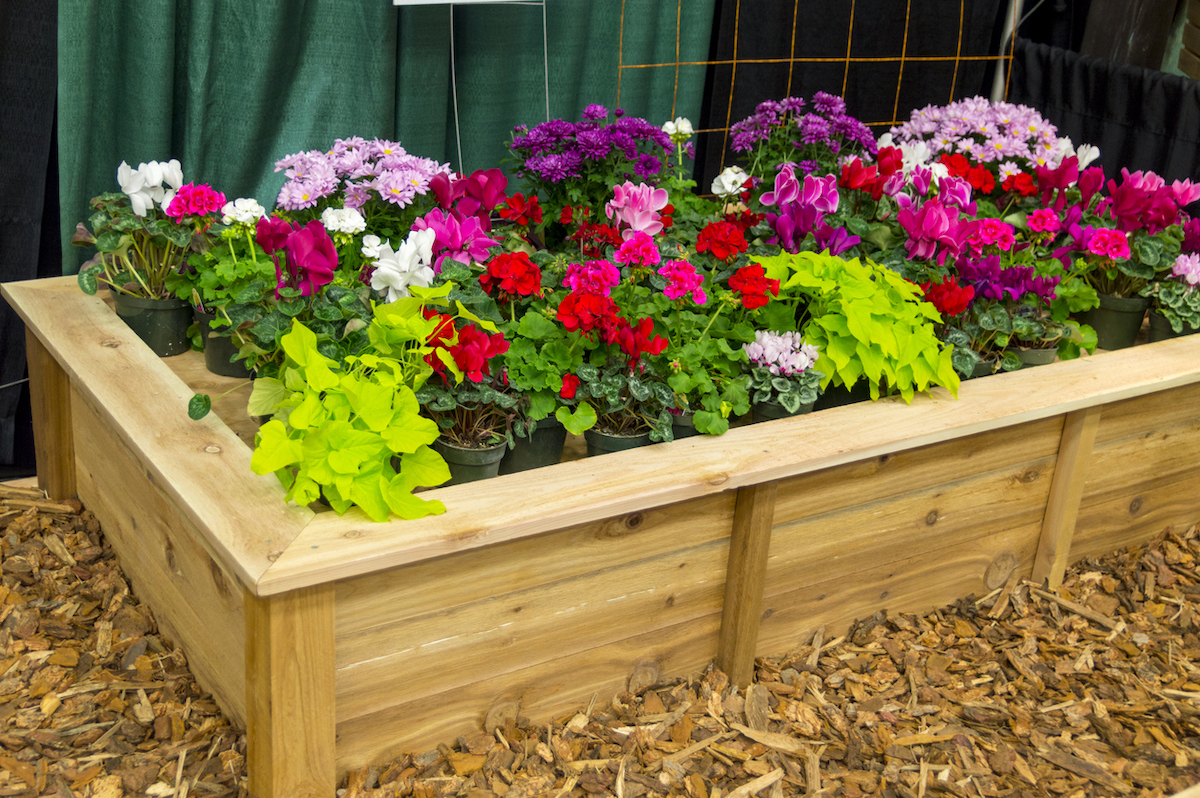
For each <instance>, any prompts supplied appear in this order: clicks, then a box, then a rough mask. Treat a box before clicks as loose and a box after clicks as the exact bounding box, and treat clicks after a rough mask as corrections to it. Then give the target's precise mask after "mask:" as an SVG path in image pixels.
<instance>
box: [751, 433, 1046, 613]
mask: <svg viewBox="0 0 1200 798" xmlns="http://www.w3.org/2000/svg"><path fill="white" fill-rule="evenodd" d="M1053 463H1054V458H1053V457H1043V458H1040V459H1038V460H1032V461H1028V462H1024V463H1012V464H1010V465H1009V466H1007V467H1006V468H1001V469H998V470H996V471H992V472H988V473H985V474H979V475H976V476H973V477H968V478H966V479H961V480H954V481H952V482H946V483H943V484H941V485H933V486H931V487H927V488H923V489H921V490H913V491H909V492H907V493H902V494H899V495H896V496H890V497H887V498H883V499H877V500H875V501H872V502H865V503H863V504H861V505H855V506H852V507H847V508H845V509H841V510H836V511H834V512H827V513H819V514H817V515H814V516H812V517H811V518H807V519H803V520H800V521H793V522H790V523H787V524H777V525H776V526H775V529H774V530H773V531H772V539H771V554H770V558H769V560H768V567H767V585H766V590H765V593H766V596H767V597H768V598H769V597H771V596H774V595H776V594H778V593H784V592H787V591H789V590H793V589H795V588H796V587H797V586H800V585H805V584H808V583H811V582H812V581H813V580H814V578H818V577H814V574H813V570H814V563H819V564H820V575H819V578H820V579H822V580H824V579H840V580H843V581H845V582H847V583H849V582H853V581H855V580H856V579H858V578H859V577H858V572H859V570H860V569H861V568H862V567H863V565H864V564H870V565H881V564H886V563H900V562H905V561H907V560H908V558H910V557H912V556H914V555H915V554H917V553H919V552H927V553H928V552H940V551H941V550H942V549H944V548H947V547H952V546H955V545H957V544H959V543H963V542H969V541H972V540H978V539H981V538H984V537H988V536H991V535H995V534H997V533H1000V532H1003V531H1005V530H1008V529H1012V528H1016V527H1021V528H1025V527H1029V526H1031V525H1036V526H1040V524H1041V521H1042V517H1043V514H1044V511H1045V507H1046V499H1047V497H1048V496H1049V493H1050V479H1049V477H1050V474H1051V472H1052V469H1053ZM954 465H955V464H953V463H947V468H946V470H947V471H948V472H953V471H954ZM843 468H844V467H843ZM833 470H834V472H838V471H841V470H842V468H838V469H833ZM1030 545H1031V546H1032V545H1033V541H1031V542H1030Z"/></svg>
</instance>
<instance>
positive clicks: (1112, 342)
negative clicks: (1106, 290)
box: [1079, 294, 1150, 350]
mask: <svg viewBox="0 0 1200 798" xmlns="http://www.w3.org/2000/svg"><path fill="white" fill-rule="evenodd" d="M1148 307H1150V299H1149V298H1148V297H1140V296H1134V297H1117V296H1109V295H1108V294H1101V295H1100V307H1098V308H1092V309H1091V310H1085V311H1084V312H1083V313H1080V314H1079V321H1081V322H1083V323H1084V324H1090V325H1091V326H1092V329H1094V330H1095V331H1096V345H1097V347H1098V348H1100V349H1109V350H1112V349H1125V348H1126V347H1130V346H1133V342H1134V339H1136V338H1137V334H1138V330H1140V329H1141V328H1142V319H1143V318H1145V316H1146V308H1148Z"/></svg>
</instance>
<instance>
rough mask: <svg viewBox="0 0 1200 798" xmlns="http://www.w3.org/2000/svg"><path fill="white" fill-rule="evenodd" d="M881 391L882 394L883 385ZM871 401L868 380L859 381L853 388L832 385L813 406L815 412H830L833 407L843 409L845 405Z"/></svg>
mask: <svg viewBox="0 0 1200 798" xmlns="http://www.w3.org/2000/svg"><path fill="white" fill-rule="evenodd" d="M880 389H881V390H880V392H881V393H882V385H881V386H880ZM870 400H871V386H870V384H869V383H868V382H867V381H866V380H859V381H858V382H856V383H854V387H853V388H846V387H845V386H844V385H833V384H830V386H829V387H828V388H826V389H825V392H824V393H822V394H821V395H820V396H818V397H817V401H816V402H815V403H814V404H813V410H828V409H829V408H831V407H842V406H843V405H852V404H857V403H858V402H869V401H870Z"/></svg>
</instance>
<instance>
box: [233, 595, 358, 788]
mask: <svg viewBox="0 0 1200 798" xmlns="http://www.w3.org/2000/svg"><path fill="white" fill-rule="evenodd" d="M244 601H245V607H246V640H247V652H246V666H245V667H246V683H247V685H248V690H247V693H248V702H247V703H248V706H247V712H248V717H247V719H246V741H247V745H246V762H247V766H248V769H249V772H250V794H251V795H253V796H256V798H310V797H311V798H328V796H331V795H333V794H334V790H335V788H336V786H337V768H336V764H335V762H336V755H335V747H336V739H337V738H336V731H335V727H334V719H333V715H334V701H335V699H334V687H333V683H334V680H333V670H334V668H333V659H334V652H333V586H332V585H321V586H319V587H314V588H308V589H306V590H300V591H296V592H293V593H285V594H283V595H280V596H272V597H270V598H260V597H257V596H255V595H254V594H253V593H251V592H250V591H246V593H245V596H244Z"/></svg>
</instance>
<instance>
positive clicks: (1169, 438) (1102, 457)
mask: <svg viewBox="0 0 1200 798" xmlns="http://www.w3.org/2000/svg"><path fill="white" fill-rule="evenodd" d="M1105 412H1106V413H1107V410H1105ZM1100 423H1101V426H1103V424H1104V421H1103V419H1101V422H1100ZM1197 452H1200V420H1193V421H1191V422H1187V423H1184V424H1177V425H1175V426H1164V427H1162V428H1160V429H1156V430H1153V431H1149V432H1145V433H1140V434H1137V435H1134V436H1131V437H1128V438H1121V439H1119V440H1110V441H1107V442H1106V443H1103V444H1099V443H1098V444H1096V446H1095V447H1094V449H1093V451H1092V463H1091V467H1090V468H1089V469H1088V475H1087V480H1086V482H1085V483H1084V495H1085V496H1087V497H1088V498H1089V499H1090V500H1092V501H1096V500H1098V499H1099V498H1100V497H1102V496H1105V495H1109V494H1111V495H1116V494H1120V493H1128V492H1129V491H1130V489H1131V488H1135V487H1136V486H1137V485H1139V484H1141V483H1143V482H1147V481H1153V480H1158V479H1161V478H1163V477H1171V476H1183V475H1184V474H1185V473H1186V472H1188V471H1191V470H1193V469H1195V468H1196V464H1197V461H1198V459H1197Z"/></svg>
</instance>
